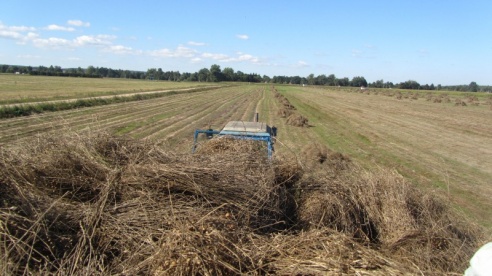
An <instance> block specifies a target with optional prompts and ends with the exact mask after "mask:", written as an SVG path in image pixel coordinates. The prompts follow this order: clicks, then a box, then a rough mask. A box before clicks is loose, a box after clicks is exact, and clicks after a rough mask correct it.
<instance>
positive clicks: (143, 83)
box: [0, 74, 226, 104]
mask: <svg viewBox="0 0 492 276" xmlns="http://www.w3.org/2000/svg"><path fill="white" fill-rule="evenodd" d="M217 85H226V84H217V83H202V82H169V81H148V80H133V79H107V78H101V79H99V78H96V79H91V78H72V77H47V76H30V75H14V74H0V104H17V103H31V102H42V101H53V100H65V99H77V98H88V97H99V96H107V95H113V96H116V95H121V94H128V93H138V92H148V91H158V90H172V89H179V88H192V87H204V86H217Z"/></svg>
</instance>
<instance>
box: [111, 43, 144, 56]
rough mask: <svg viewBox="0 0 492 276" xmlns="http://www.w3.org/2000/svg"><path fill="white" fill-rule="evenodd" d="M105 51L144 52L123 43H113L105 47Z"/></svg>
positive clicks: (118, 53)
mask: <svg viewBox="0 0 492 276" xmlns="http://www.w3.org/2000/svg"><path fill="white" fill-rule="evenodd" d="M104 51H105V52H110V53H113V54H117V55H139V54H141V53H142V51H139V50H134V49H133V48H132V47H126V46H123V45H111V46H109V47H107V48H106V49H104Z"/></svg>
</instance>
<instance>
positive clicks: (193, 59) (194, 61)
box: [191, 57, 203, 63]
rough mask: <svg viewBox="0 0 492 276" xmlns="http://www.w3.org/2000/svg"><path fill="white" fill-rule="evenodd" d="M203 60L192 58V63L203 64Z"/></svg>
mask: <svg viewBox="0 0 492 276" xmlns="http://www.w3.org/2000/svg"><path fill="white" fill-rule="evenodd" d="M202 60H203V59H201V58H199V57H195V58H192V59H191V63H199V62H201V61H202Z"/></svg>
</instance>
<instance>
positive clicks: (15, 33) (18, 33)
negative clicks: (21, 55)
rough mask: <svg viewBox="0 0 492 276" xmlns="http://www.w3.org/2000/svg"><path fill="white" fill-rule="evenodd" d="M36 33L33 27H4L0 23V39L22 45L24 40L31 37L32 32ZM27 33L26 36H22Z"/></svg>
mask: <svg viewBox="0 0 492 276" xmlns="http://www.w3.org/2000/svg"><path fill="white" fill-rule="evenodd" d="M34 31H36V28H34V27H26V26H6V25H4V24H2V22H0V38H7V39H13V40H17V41H18V42H19V43H24V42H25V41H26V39H29V38H30V37H31V38H32V37H33V34H34V33H32V32H34ZM25 32H28V33H27V35H26V34H24V33H25Z"/></svg>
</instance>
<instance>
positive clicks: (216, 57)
mask: <svg viewBox="0 0 492 276" xmlns="http://www.w3.org/2000/svg"><path fill="white" fill-rule="evenodd" d="M202 57H204V58H209V59H213V60H219V61H225V62H227V61H228V60H230V58H229V56H228V55H225V54H212V53H203V54H202Z"/></svg>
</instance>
